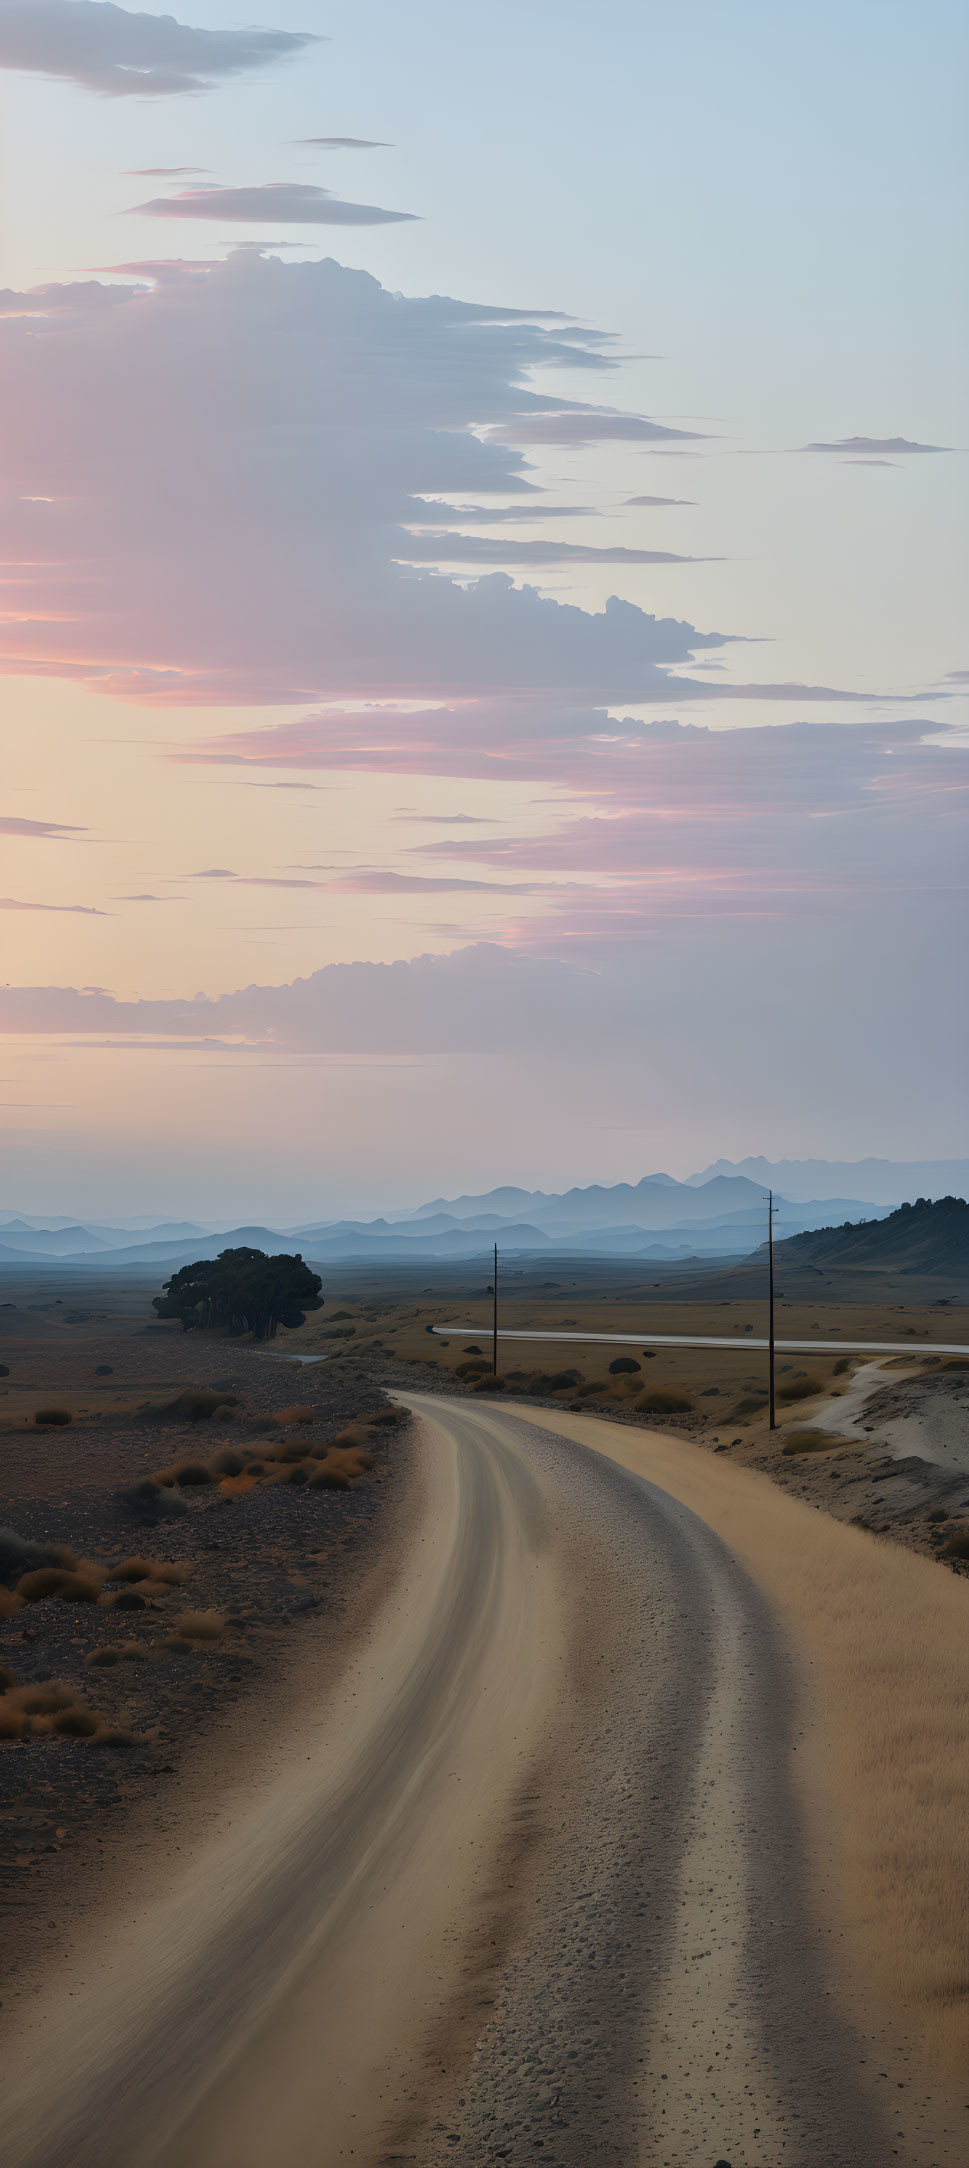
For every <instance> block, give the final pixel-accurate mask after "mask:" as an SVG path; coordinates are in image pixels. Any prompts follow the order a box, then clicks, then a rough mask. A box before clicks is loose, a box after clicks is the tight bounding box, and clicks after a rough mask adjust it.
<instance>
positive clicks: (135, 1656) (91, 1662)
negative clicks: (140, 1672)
mask: <svg viewBox="0 0 969 2168" xmlns="http://www.w3.org/2000/svg"><path fill="white" fill-rule="evenodd" d="M150 1653H151V1652H150V1650H149V1649H148V1648H147V1647H146V1645H145V1643H144V1642H143V1641H115V1642H111V1643H109V1645H108V1646H107V1647H106V1648H103V1649H89V1650H88V1653H87V1655H86V1656H85V1658H84V1661H85V1663H86V1664H87V1666H88V1668H89V1670H91V1671H103V1670H107V1669H108V1668H109V1667H110V1666H111V1665H112V1664H128V1663H147V1661H148V1657H149V1655H150Z"/></svg>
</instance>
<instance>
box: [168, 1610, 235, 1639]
mask: <svg viewBox="0 0 969 2168" xmlns="http://www.w3.org/2000/svg"><path fill="white" fill-rule="evenodd" d="M226 1623H227V1622H226V1618H225V1614H224V1612H222V1611H183V1612H182V1616H181V1618H180V1619H179V1620H178V1621H177V1623H176V1626H175V1633H176V1635H177V1637H178V1639H179V1641H221V1639H222V1636H223V1634H224V1632H225V1629H226Z"/></svg>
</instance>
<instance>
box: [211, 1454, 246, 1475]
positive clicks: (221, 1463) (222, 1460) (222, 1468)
mask: <svg viewBox="0 0 969 2168" xmlns="http://www.w3.org/2000/svg"><path fill="white" fill-rule="evenodd" d="M211 1466H212V1468H213V1469H214V1471H215V1474H216V1475H241V1474H242V1471H243V1468H244V1467H245V1461H244V1460H243V1458H242V1454H241V1453H234V1452H232V1451H231V1449H228V1448H227V1450H226V1451H225V1452H224V1453H216V1456H215V1459H214V1460H213V1461H212V1463H211Z"/></svg>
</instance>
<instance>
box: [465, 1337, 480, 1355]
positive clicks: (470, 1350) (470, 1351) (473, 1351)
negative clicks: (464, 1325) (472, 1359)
mask: <svg viewBox="0 0 969 2168" xmlns="http://www.w3.org/2000/svg"><path fill="white" fill-rule="evenodd" d="M464 1352H465V1354H466V1355H480V1353H481V1349H480V1348H479V1347H475V1344H474V1341H473V1340H472V1341H471V1343H470V1345H469V1346H468V1347H466V1348H465V1350H464Z"/></svg>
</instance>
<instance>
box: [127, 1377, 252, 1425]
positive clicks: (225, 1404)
mask: <svg viewBox="0 0 969 2168" xmlns="http://www.w3.org/2000/svg"><path fill="white" fill-rule="evenodd" d="M238 1405H239V1401H238V1397H237V1395H236V1394H235V1393H220V1392H218V1391H216V1390H215V1388H214V1387H213V1386H211V1385H186V1387H185V1390H184V1392H181V1393H177V1394H176V1396H175V1399H174V1400H165V1401H162V1402H161V1403H160V1404H159V1405H158V1406H157V1407H151V1406H148V1407H147V1408H146V1409H145V1410H144V1413H145V1414H146V1415H149V1416H155V1417H156V1418H157V1419H158V1420H160V1421H164V1420H166V1419H167V1421H168V1422H171V1423H205V1422H208V1420H209V1418H210V1416H213V1415H215V1414H216V1413H217V1412H218V1410H219V1409H220V1408H237V1407H238Z"/></svg>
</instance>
